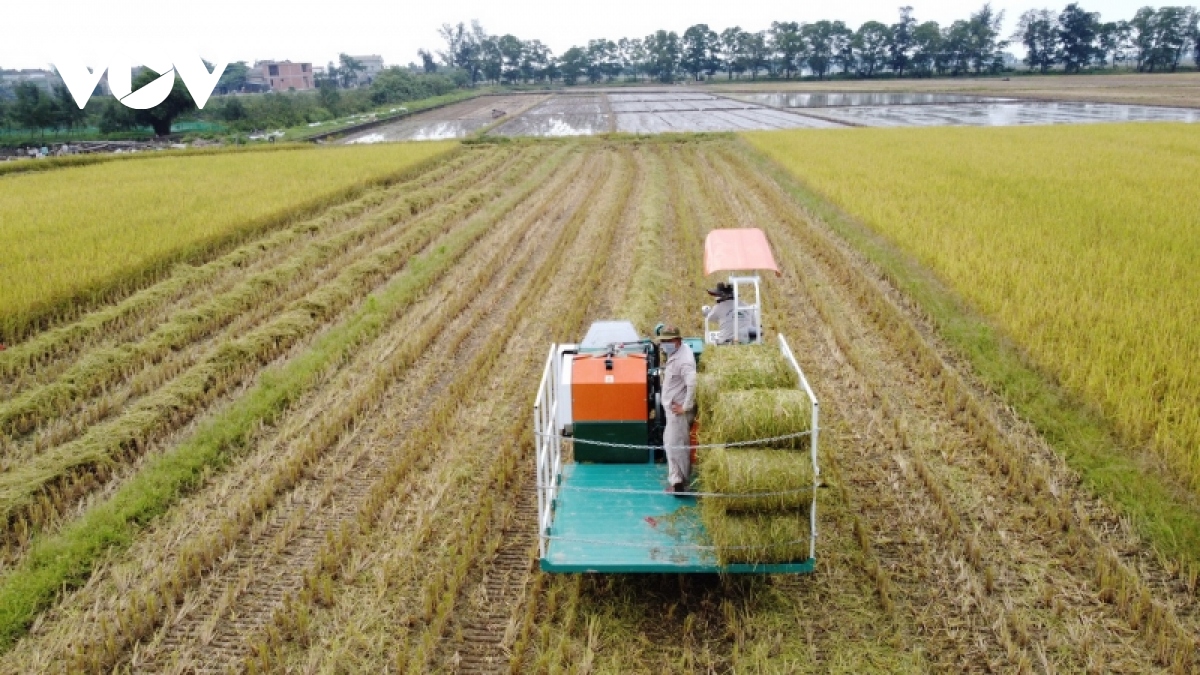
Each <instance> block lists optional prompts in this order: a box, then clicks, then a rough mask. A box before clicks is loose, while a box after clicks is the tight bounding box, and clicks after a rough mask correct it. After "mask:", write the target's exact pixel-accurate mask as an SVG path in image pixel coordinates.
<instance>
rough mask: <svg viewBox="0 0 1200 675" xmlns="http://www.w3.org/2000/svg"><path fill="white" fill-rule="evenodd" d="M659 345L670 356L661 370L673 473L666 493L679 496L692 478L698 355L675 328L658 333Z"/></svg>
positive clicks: (665, 440) (666, 443) (665, 445)
mask: <svg viewBox="0 0 1200 675" xmlns="http://www.w3.org/2000/svg"><path fill="white" fill-rule="evenodd" d="M658 342H659V345H660V346H661V347H662V350H663V353H664V354H666V355H667V363H666V365H665V366H663V370H662V378H663V379H662V403H663V408H664V409H665V410H666V413H667V428H666V430H664V431H663V449H664V450H665V451H666V455H667V467H668V469H669V470H670V475H669V478H668V480H669V482H670V486H669V487H668V488H667V491H668V492H674V493H676V494H679V493H685V492H688V491H689V484H690V483H691V476H692V457H691V447H690V440H691V434H690V431H691V428H692V419H693V418H694V417H695V400H696V356H695V355H694V354H693V353H692V349H691V347H688V346H687V344H686V343H684V341H683V336H682V334H680V332H679V329H678V328H676V327H675V326H667V327H665V328H663V329H662V330H661V331H659V333H658Z"/></svg>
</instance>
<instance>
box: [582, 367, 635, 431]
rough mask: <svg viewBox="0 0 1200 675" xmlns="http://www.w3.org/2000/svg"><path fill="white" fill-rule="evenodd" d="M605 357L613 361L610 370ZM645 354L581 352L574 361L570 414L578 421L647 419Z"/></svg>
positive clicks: (632, 420) (631, 420)
mask: <svg viewBox="0 0 1200 675" xmlns="http://www.w3.org/2000/svg"><path fill="white" fill-rule="evenodd" d="M606 361H608V362H611V363H612V369H611V370H610V369H609V368H608V367H607V365H606ZM648 409H649V405H648V402H647V389H646V356H645V355H644V354H618V355H615V356H604V355H591V354H581V355H578V356H576V357H575V359H574V363H572V364H571V417H572V418H573V419H574V421H576V422H645V421H646V420H647V417H648V414H647V410H648Z"/></svg>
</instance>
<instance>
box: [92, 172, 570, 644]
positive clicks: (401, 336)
mask: <svg viewBox="0 0 1200 675" xmlns="http://www.w3.org/2000/svg"><path fill="white" fill-rule="evenodd" d="M526 154H529V155H531V156H532V157H534V158H537V157H540V156H541V155H542V154H543V153H542V152H541V150H538V149H534V150H530V151H527V153H526ZM558 154H559V156H562V154H563V153H561V152H560V153H558ZM552 164H553V162H552ZM533 175H534V178H533V179H526V181H525V183H524V184H525V185H527V186H528V189H529V190H532V189H534V188H536V187H537V182H536V177H537V176H538V175H539V172H536V171H535V172H534V174H533ZM516 189H517V188H513V190H514V191H515V190H516ZM521 189H526V188H521ZM543 189H544V188H543ZM510 201H511V199H510ZM486 216H487V214H486V213H485V214H482V215H481V216H480V217H479V218H477V222H479V225H476V226H474V227H475V228H476V229H479V228H481V227H484V226H485V225H486V222H484V221H483V220H482V218H484V217H486ZM510 229H511V228H510ZM480 231H481V232H483V233H484V238H483V240H482V241H483V242H484V243H483V244H479V243H478V242H477V243H476V245H475V246H474V247H473V248H472V249H471V252H470V254H469V255H468V258H471V257H478V256H479V255H480V252H486V253H487V254H488V255H492V254H493V253H492V251H493V249H496V248H497V245H498V244H501V243H502V241H501V240H500V239H499V238H500V237H501V236H502V233H501V232H500V231H496V232H487V230H486V228H485V227H484V229H481V230H480ZM503 236H505V237H508V238H509V239H511V238H512V236H511V234H507V233H505V234H503ZM481 246H482V248H481ZM500 248H501V249H502V248H503V247H502V246H501V247H500ZM456 281H457V280H456V279H454V278H449V277H445V278H444V279H443V281H441V282H438V288H439V289H440V290H439V291H438V293H439V294H440V295H439V296H438V297H436V298H434V297H431V298H429V299H428V301H427V302H425V303H424V305H423V306H422V307H418V308H414V309H413V310H412V311H411V312H410V313H409V314H407V315H406V318H412V319H413V320H417V319H419V318H420V317H421V316H422V313H424V314H425V315H429V316H432V317H433V319H435V320H436V321H437V325H439V326H440V325H442V324H444V323H445V321H446V320H448V319H449V318H451V315H447V314H445V313H446V312H455V311H457V310H455V309H453V306H454V303H451V304H450V305H446V304H445V303H443V302H441V301H440V300H444V299H445V297H441V296H446V297H450V296H447V295H446V294H448V293H455V292H457V293H458V297H459V300H455V302H456V303H460V304H461V303H462V302H468V301H472V299H471V298H466V297H463V296H462V293H461V292H458V291H457V290H456V289H457V283H456ZM431 312H432V314H430V313H431ZM438 317H441V318H438ZM402 323H403V322H402ZM409 333H410V332H409V331H404V330H396V331H394V332H393V333H391V334H390V337H389V338H387V339H381V340H379V341H377V343H376V344H379V345H380V347H379V348H378V349H379V350H380V351H382V354H374V355H372V354H371V353H370V352H363V353H362V354H363V356H362V357H360V358H359V361H360V362H361V361H362V360H363V359H364V358H365V359H366V362H365V363H364V365H362V366H360V368H367V369H368V370H369V369H371V368H373V367H376V364H377V363H378V362H379V361H380V360H382V359H384V358H385V357H387V358H390V354H391V352H393V351H395V350H396V349H397V347H398V346H401V347H402V346H403V345H402V344H401V343H402V342H404V341H405V340H408V338H409ZM433 337H434V336H433V335H428V336H425V337H424V338H422V339H433ZM414 339H415V338H414ZM408 341H409V342H411V340H408ZM389 342H390V344H389ZM409 351H411V349H410V350H409ZM374 357H378V358H376V359H375V360H374V361H372V360H371V359H372V358H374ZM343 375H345V372H343ZM348 377H350V378H351V379H350V380H346V377H343V376H342V375H339V378H340V379H339V378H335V379H334V381H333V382H332V383H329V384H328V387H329V388H331V389H334V390H335V391H333V392H331V395H332V396H333V400H326V401H321V400H320V397H309V398H310V400H312V399H314V398H315V399H317V400H315V401H314V402H313V403H312V404H313V405H318V406H323V407H324V409H329V407H330V406H334V407H336V406H337V405H338V404H339V402H342V403H343V405H344V399H346V398H347V396H348V395H349V394H353V393H354V392H353V391H351V390H347V387H350V388H352V387H353V386H358V385H357V383H356V380H355V379H354V378H355V376H354V375H353V373H350V374H349V375H348ZM358 379H362V378H358ZM368 379H369V378H368ZM317 414H319V412H318V413H304V412H303V411H301V412H298V413H295V415H294V416H300V417H302V418H303V417H306V416H307V417H308V419H301V420H300V424H299V427H298V428H296V429H294V431H295V432H296V435H300V434H304V433H305V429H306V428H308V427H310V426H311V425H310V423H312V422H313V419H312V417H313V416H315V415H317ZM284 426H285V427H286V424H285V425H284ZM301 438H303V436H301ZM296 440H297V439H293V440H291V441H289V440H286V439H284V441H283V444H282V447H281V449H283V450H285V451H286V452H289V453H290V452H292V450H291V446H292V445H293V444H294V443H295V441H296ZM339 454H344V453H339ZM335 459H336V458H335ZM331 461H333V460H331ZM284 464H285V466H284V469H286V468H287V466H286V462H285V463H284ZM301 468H303V467H301ZM326 468H328V467H326ZM346 468H349V467H346ZM304 471H316V468H311V469H304ZM291 494H292V495H295V494H296V492H294V491H293V492H292V493H291ZM222 496H223V495H217V496H216V499H217V500H218V501H217V502H216V505H219V504H220V499H221V497H222ZM277 497H278V498H279V499H282V498H283V497H284V495H277ZM333 498H334V495H333V494H325V495H324V496H323V497H322V498H321V499H320V500H318V501H319V503H325V502H328V501H329V500H330V499H333ZM257 499H258V498H257V497H252V498H251V502H254V501H255V500H257ZM288 500H289V502H288V503H287V504H285V505H284V506H283V507H282V508H281V512H283V513H284V514H285V515H286V514H287V513H288V512H289V508H290V507H292V506H296V505H294V504H291V503H290V500H292V497H288ZM216 505H214V504H207V505H204V506H202V507H201V508H200V509H199V511H200V513H204V512H205V509H212V508H214V507H215V506H216ZM218 508H219V507H218ZM296 508H297V509H300V510H303V509H302V507H296ZM294 511H295V509H293V512H294ZM288 522H289V523H292V525H291V527H296V524H297V522H298V521H297V520H296V518H292V519H291V520H289V521H288ZM258 523H260V524H264V526H263V527H261V528H260V527H259V524H255V525H254V529H255V530H257V532H256V535H257V538H258V539H261V538H262V537H263V536H266V534H264V530H266V529H269V528H268V527H266V525H268V524H269V525H272V526H274V525H277V523H272V522H270V521H269V519H268V520H260V521H258ZM306 525H308V524H307V523H306ZM184 526H185V527H186V526H188V524H187V523H186V522H185V523H184ZM238 527H240V528H241V529H243V530H245V529H247V528H250V524H249V523H243V524H242V525H240V526H238ZM287 527H288V525H285V526H284V529H285V530H286V529H287ZM221 531H222V532H224V523H222V525H221ZM294 534H295V532H291V533H286V534H285V535H284V536H283V537H282V538H279V539H277V540H276V541H275V542H274V545H275V546H277V547H281V545H282V544H286V543H288V542H287V541H286V540H287V539H288V538H290V537H291V536H293V535H294ZM193 536H194V535H193ZM183 537H184V535H179V536H178V537H173V538H172V539H171V541H179V540H180V539H181V538H183ZM252 538H254V537H252ZM318 543H319V542H318ZM271 544H272V542H271V541H266V542H263V541H258V542H257V543H256V544H255V547H257V548H259V549H264V548H266V547H268V546H269V545H271ZM151 555H158V552H157V551H154V550H153V549H152V553H151ZM230 555H231V556H233V557H232V558H229V559H227V560H226V562H232V561H233V560H235V559H236V558H237V555H235V554H234V553H232V552H231V554H230ZM169 563H170V560H169V559H168V560H166V561H160V562H158V563H156V564H155V566H156V567H159V568H161V567H163V566H164V565H168V564H169ZM176 592H178V591H176ZM194 600H195V598H188V599H186V600H185V601H184V605H185V610H187V611H190V610H191V609H194V607H192V608H189V607H188V605H189V603H192V602H193V601H194ZM110 613H111V612H110ZM181 616H182V614H181ZM99 619H100V620H101V621H103V616H101V617H99ZM177 620H178V619H177ZM69 639H70V638H69V637H68V640H69Z"/></svg>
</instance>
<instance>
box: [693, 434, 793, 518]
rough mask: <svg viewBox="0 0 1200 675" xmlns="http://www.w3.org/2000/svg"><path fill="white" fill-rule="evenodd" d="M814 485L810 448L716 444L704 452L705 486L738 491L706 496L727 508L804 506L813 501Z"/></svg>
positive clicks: (702, 483)
mask: <svg viewBox="0 0 1200 675" xmlns="http://www.w3.org/2000/svg"><path fill="white" fill-rule="evenodd" d="M812 486H813V466H812V455H810V454H809V453H808V451H807V450H772V449H768V448H713V449H710V450H705V451H704V453H703V454H702V455H701V456H700V487H701V489H702V490H703V491H704V492H716V493H720V494H723V495H737V496H730V497H705V498H704V499H706V500H711V501H715V502H717V503H718V504H720V505H721V506H722V507H724V508H725V510H727V511H764V510H772V509H795V508H802V507H805V506H808V505H809V504H811V503H812ZM750 495H757V496H750Z"/></svg>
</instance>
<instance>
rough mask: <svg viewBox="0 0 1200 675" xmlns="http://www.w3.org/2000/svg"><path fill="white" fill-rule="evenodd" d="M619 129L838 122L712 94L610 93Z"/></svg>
mask: <svg viewBox="0 0 1200 675" xmlns="http://www.w3.org/2000/svg"><path fill="white" fill-rule="evenodd" d="M608 98H609V100H610V101H611V106H612V111H613V114H614V115H615V116H616V127H617V131H622V132H626V133H635V134H658V133H667V132H673V131H674V132H688V131H693V132H694V131H750V130H770V129H802V128H829V127H836V126H839V125H838V124H836V123H831V122H827V121H825V120H820V119H815V118H812V117H803V116H800V115H795V114H792V113H790V112H786V111H783V110H776V109H774V108H768V107H765V106H762V105H759V104H757V103H753V102H749V101H741V100H737V99H732V98H727V97H723V96H713V95H711V94H689V93H680V94H676V93H636V94H609V95H608Z"/></svg>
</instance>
